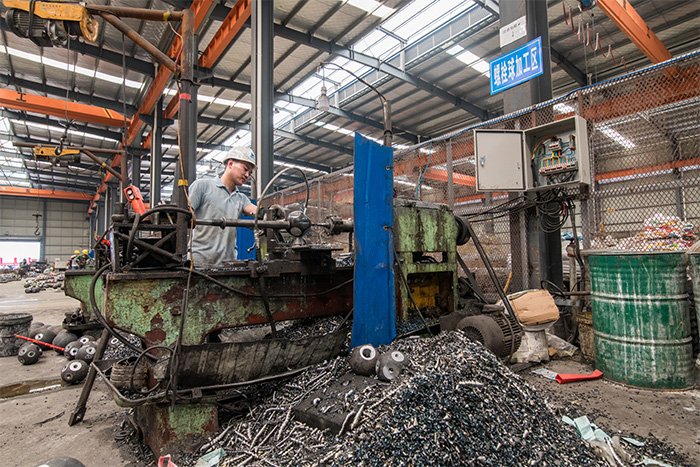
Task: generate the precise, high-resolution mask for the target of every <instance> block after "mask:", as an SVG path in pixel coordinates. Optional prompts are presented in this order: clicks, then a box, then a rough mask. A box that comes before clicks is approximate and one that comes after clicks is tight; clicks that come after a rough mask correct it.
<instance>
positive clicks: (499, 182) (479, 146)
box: [474, 116, 591, 191]
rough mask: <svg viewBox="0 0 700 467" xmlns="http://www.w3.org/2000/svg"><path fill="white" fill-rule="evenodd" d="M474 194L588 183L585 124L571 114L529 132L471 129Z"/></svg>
mask: <svg viewBox="0 0 700 467" xmlns="http://www.w3.org/2000/svg"><path fill="white" fill-rule="evenodd" d="M474 148H475V155H476V189H477V191H536V190H546V189H549V188H554V187H563V186H578V185H590V183H591V173H590V156H589V151H588V133H587V131H586V120H584V119H583V118H581V117H579V116H573V117H569V118H565V119H563V120H558V121H556V122H553V123H548V124H546V125H541V126H538V127H535V128H531V129H529V130H525V131H520V130H486V129H476V130H474Z"/></svg>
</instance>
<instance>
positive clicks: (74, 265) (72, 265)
mask: <svg viewBox="0 0 700 467" xmlns="http://www.w3.org/2000/svg"><path fill="white" fill-rule="evenodd" d="M78 256H80V250H75V251H74V252H73V256H71V257H70V259H68V269H78Z"/></svg>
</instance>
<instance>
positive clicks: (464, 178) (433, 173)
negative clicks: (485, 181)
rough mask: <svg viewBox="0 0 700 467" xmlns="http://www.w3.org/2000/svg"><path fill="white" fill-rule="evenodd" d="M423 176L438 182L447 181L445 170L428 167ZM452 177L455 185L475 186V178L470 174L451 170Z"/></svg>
mask: <svg viewBox="0 0 700 467" xmlns="http://www.w3.org/2000/svg"><path fill="white" fill-rule="evenodd" d="M423 178H428V179H430V180H437V181H439V182H447V170H441V169H428V170H426V172H425V175H424V176H423ZM452 178H453V180H454V182H455V183H456V184H457V185H465V186H476V178H474V177H472V176H471V175H464V174H460V173H455V172H453V173H452Z"/></svg>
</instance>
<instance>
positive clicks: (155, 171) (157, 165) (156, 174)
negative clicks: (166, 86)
mask: <svg viewBox="0 0 700 467" xmlns="http://www.w3.org/2000/svg"><path fill="white" fill-rule="evenodd" d="M162 115H163V98H162V97H161V98H160V99H158V101H157V102H156V105H155V107H154V108H153V132H152V137H151V187H150V188H151V189H150V192H151V195H150V203H151V207H156V206H158V204H159V203H160V186H161V180H160V175H161V173H162V170H163V164H162V162H163V127H162V126H161V123H160V120H161V116H162Z"/></svg>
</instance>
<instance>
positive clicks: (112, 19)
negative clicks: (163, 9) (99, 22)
mask: <svg viewBox="0 0 700 467" xmlns="http://www.w3.org/2000/svg"><path fill="white" fill-rule="evenodd" d="M98 14H99V15H100V16H102V18H104V20H105V21H107V22H108V23H109V24H111V25H112V26H114V27H115V28H117V29H118V30H119V31H120V32H121V33H122V34H124V35H125V36H126V37H128V38H129V39H131V40H132V41H134V42H135V43H136V45H138V46H139V47H141V48H142V49H143V50H145V51H146V52H148V54H149V55H151V56H152V57H153V58H155V59H156V60H158V62H159V63H160V64H162V65H163V66H164V67H166V68H167V69H168V70H170V71H172V72H173V73H175V72H176V71H177V66H176V65H175V62H174V61H172V60H171V59H170V57H168V56H167V55H166V54H164V53H163V52H161V51H160V50H159V49H158V47H156V46H155V45H153V44H151V43H150V42H148V41H147V40H146V39H145V38H144V37H143V36H142V35H140V34H139V33H138V32H136V31H134V30H133V29H131V28H130V27H129V25H127V24H126V23H125V22H123V21H122V20H120V19H119V18H117V17H116V16H114V15H113V14H111V13H108V12H98ZM183 24H184V22H183Z"/></svg>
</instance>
